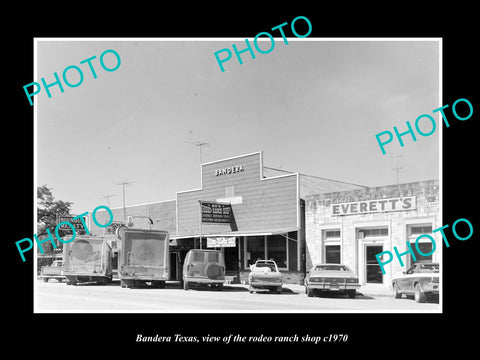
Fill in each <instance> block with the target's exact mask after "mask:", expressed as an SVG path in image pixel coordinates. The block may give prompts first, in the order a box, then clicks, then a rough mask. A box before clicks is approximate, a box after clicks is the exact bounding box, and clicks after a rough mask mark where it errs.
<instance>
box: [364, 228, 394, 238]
mask: <svg viewBox="0 0 480 360" xmlns="http://www.w3.org/2000/svg"><path fill="white" fill-rule="evenodd" d="M359 233H363V237H374V236H388V228H372V229H363V230H360V231H359ZM360 237H361V234H360Z"/></svg>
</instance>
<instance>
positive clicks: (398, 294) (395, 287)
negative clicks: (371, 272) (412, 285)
mask: <svg viewBox="0 0 480 360" xmlns="http://www.w3.org/2000/svg"><path fill="white" fill-rule="evenodd" d="M393 297H394V298H395V299H400V298H401V297H402V293H401V292H400V289H399V288H398V285H397V283H394V284H393Z"/></svg>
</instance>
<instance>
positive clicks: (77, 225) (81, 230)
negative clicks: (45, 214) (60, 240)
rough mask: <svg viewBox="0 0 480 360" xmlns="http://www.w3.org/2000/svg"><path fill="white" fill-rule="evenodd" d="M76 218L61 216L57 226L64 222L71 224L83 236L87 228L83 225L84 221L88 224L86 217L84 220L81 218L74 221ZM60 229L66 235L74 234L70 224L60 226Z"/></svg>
mask: <svg viewBox="0 0 480 360" xmlns="http://www.w3.org/2000/svg"><path fill="white" fill-rule="evenodd" d="M74 217H76V216H74V215H59V216H58V221H57V224H60V223H62V222H69V223H70V224H72V225H73V226H74V228H75V231H76V232H77V233H78V234H83V233H84V232H85V228H84V226H83V224H82V220H83V221H85V222H86V217H84V218H83V219H81V218H76V219H74ZM58 228H59V230H62V231H63V232H64V233H66V234H72V233H73V231H72V227H71V226H70V225H69V224H60V226H59V227H58Z"/></svg>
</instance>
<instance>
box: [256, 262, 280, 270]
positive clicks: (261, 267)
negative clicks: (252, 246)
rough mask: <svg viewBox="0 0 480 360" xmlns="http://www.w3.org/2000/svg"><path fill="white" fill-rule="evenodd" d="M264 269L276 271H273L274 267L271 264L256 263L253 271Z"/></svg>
mask: <svg viewBox="0 0 480 360" xmlns="http://www.w3.org/2000/svg"><path fill="white" fill-rule="evenodd" d="M264 268H269V269H270V271H277V269H275V265H274V264H272V263H256V264H255V267H254V270H259V269H264Z"/></svg>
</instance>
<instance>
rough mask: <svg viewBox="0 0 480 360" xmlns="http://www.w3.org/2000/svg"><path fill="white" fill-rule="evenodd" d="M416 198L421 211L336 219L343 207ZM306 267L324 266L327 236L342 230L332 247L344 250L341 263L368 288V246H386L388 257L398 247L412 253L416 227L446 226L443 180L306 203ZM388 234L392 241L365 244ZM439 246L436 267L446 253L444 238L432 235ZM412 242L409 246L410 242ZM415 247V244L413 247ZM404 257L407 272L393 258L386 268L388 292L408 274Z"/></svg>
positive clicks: (315, 197)
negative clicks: (373, 232)
mask: <svg viewBox="0 0 480 360" xmlns="http://www.w3.org/2000/svg"><path fill="white" fill-rule="evenodd" d="M408 196H415V197H416V209H414V210H401V211H391V212H390V211H384V212H367V213H358V214H352V215H334V214H333V210H332V209H333V207H332V206H331V205H333V204H342V203H348V202H354V201H364V200H373V199H388V198H404V197H408ZM305 200H306V210H305V217H306V230H305V232H306V252H307V254H306V267H307V269H309V268H311V267H312V265H313V264H315V263H321V262H325V244H326V243H327V240H325V236H326V232H327V231H329V230H340V236H339V238H338V239H335V242H334V243H332V244H339V245H340V247H341V262H342V263H344V264H346V265H348V266H350V267H351V268H352V269H353V270H354V271H355V272H356V273H357V275H359V278H360V281H361V282H362V283H363V284H365V281H366V273H367V270H366V264H365V257H366V254H365V251H367V248H366V245H371V246H375V245H382V246H383V251H386V250H388V251H391V252H392V253H393V252H394V250H393V247H395V246H396V247H397V248H398V250H399V252H400V253H402V252H404V251H406V250H407V244H406V242H407V239H410V240H411V239H415V238H416V237H412V236H410V237H409V231H410V229H411V227H418V226H421V225H431V226H432V229H436V228H438V227H440V226H442V224H441V218H440V204H439V183H438V180H429V181H421V182H413V183H406V184H399V185H389V186H381V187H372V188H365V189H359V190H352V191H343V192H335V193H328V194H318V195H312V196H307V197H306V199H305ZM377 228H386V229H388V235H386V236H378V237H370V238H363V239H362V238H361V234H360V232H362V233H365V232H364V231H363V230H364V229H377ZM432 236H433V237H434V238H435V240H436V243H437V247H436V250H435V252H434V253H433V255H432V261H434V262H435V261H436V262H440V260H441V251H442V246H441V244H442V240H441V235H439V234H438V233H437V234H433V235H432ZM410 240H409V241H410ZM411 245H412V247H414V243H412V242H411ZM408 257H409V256H403V257H401V259H402V260H403V261H404V263H405V265H404V266H403V267H402V266H401V265H400V263H399V261H398V259H397V258H396V256H395V255H394V258H393V261H392V262H390V263H389V264H387V265H385V271H386V274H385V275H384V276H383V284H384V285H385V286H389V284H390V282H391V279H392V278H393V277H395V276H400V275H401V274H402V272H403V271H406V266H407V265H408V263H409V261H408V260H410V259H407V258H408ZM417 260H421V259H417Z"/></svg>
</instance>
